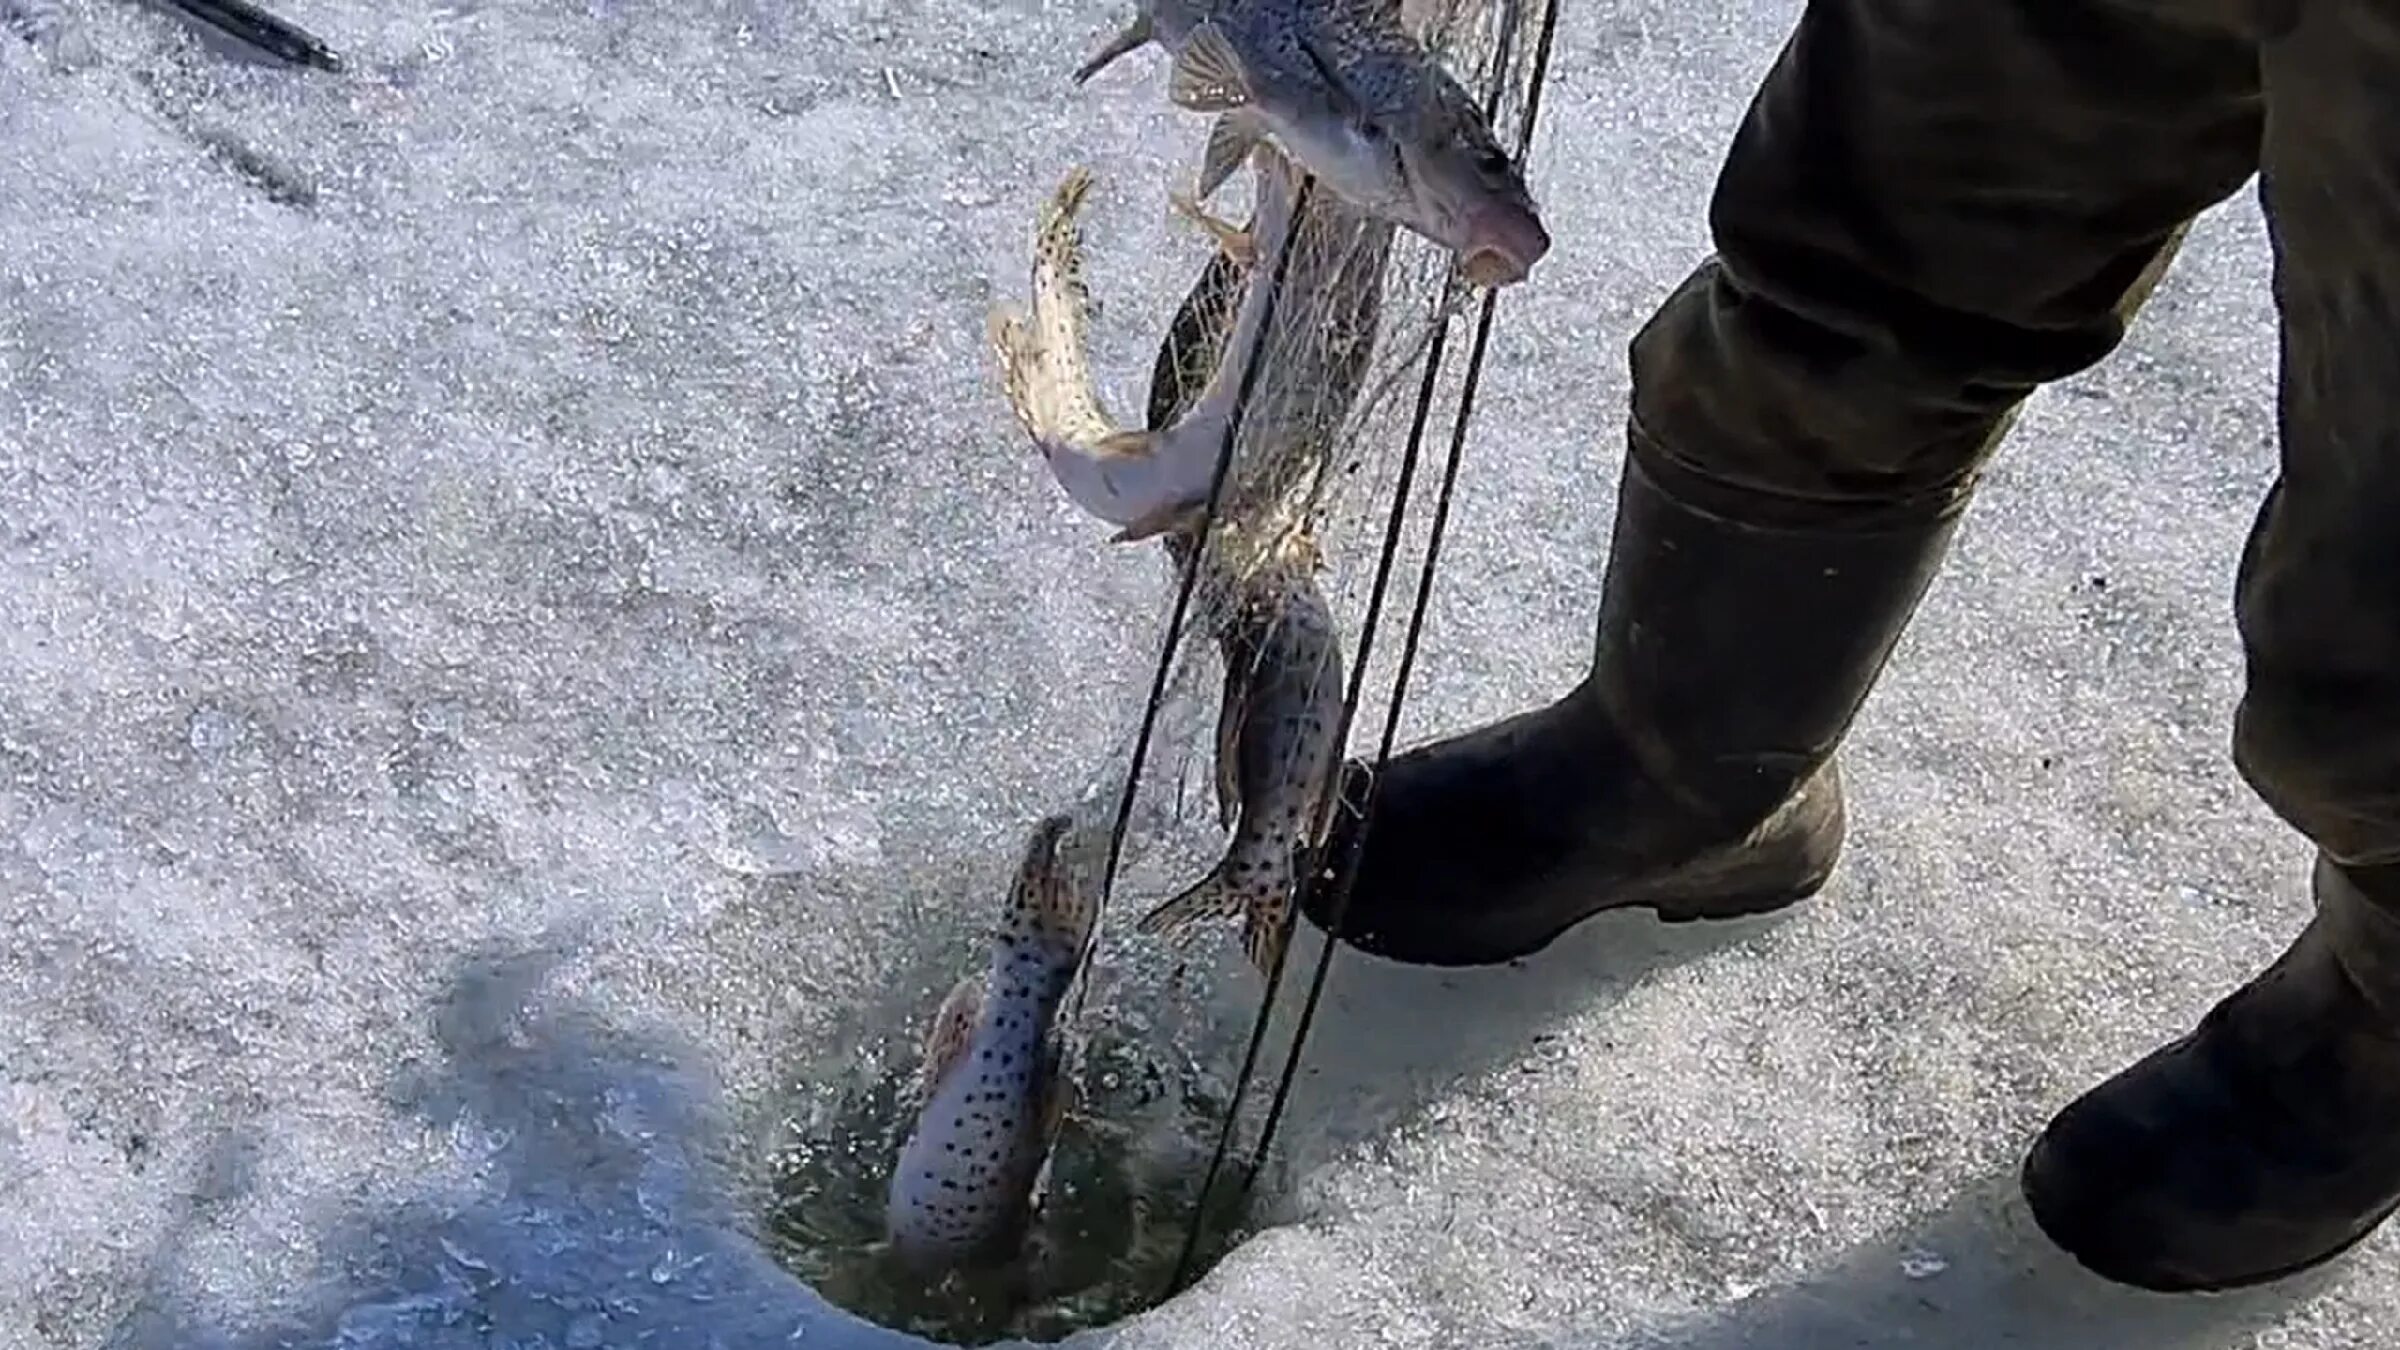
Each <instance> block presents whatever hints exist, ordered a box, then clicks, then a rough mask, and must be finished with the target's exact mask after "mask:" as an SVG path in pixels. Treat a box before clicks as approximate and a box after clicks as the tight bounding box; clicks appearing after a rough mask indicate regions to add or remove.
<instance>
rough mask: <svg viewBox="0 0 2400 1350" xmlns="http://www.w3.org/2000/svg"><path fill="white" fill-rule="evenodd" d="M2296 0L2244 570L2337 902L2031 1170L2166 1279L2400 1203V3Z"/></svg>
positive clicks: (2248, 699)
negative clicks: (2273, 404)
mask: <svg viewBox="0 0 2400 1350" xmlns="http://www.w3.org/2000/svg"><path fill="white" fill-rule="evenodd" d="M2289 8H2290V9H2291V10H2292V11H2293V14H2294V18H2295V26H2293V27H2292V28H2291V29H2289V30H2288V31H2284V32H2279V33H2273V34H2269V35H2267V36H2266V38H2265V40H2264V42H2263V45H2262V47H2261V53H2262V55H2261V69H2262V71H2263V72H2264V78H2265V88H2266V96H2267V107H2268V113H2267V119H2266V128H2267V130H2266V139H2265V146H2264V151H2263V166H2262V167H2263V179H2262V192H2261V195H2262V197H2263V199H2264V201H2265V204H2266V209H2267V215H2268V219H2269V223H2270V226H2271V228H2272V231H2273V235H2274V239H2275V247H2276V272H2275V291H2276V299H2277V302H2278V305H2279V307H2280V309H2281V311H2282V319H2283V371H2282V395H2281V398H2282V440H2283V466H2282V467H2283V472H2282V476H2281V477H2280V479H2279V480H2278V481H2277V483H2276V485H2275V488H2274V490H2273V491H2272V493H2270V495H2269V496H2268V498H2267V502H2266V505H2265V508H2264V509H2263V510H2262V511H2261V512H2260V514H2259V518H2258V524H2257V527H2256V529H2255V530H2254V531H2253V533H2252V535H2251V539H2250V545H2249V548H2248V550H2247V551H2246V553H2245V555H2244V557H2243V559H2242V566H2241V574H2240V581H2239V587H2238V593H2237V597H2236V609H2237V612H2238V615H2239V618H2240V623H2241V630H2242V637H2243V642H2244V646H2245V649H2246V652H2247V656H2248V665H2249V679H2248V688H2247V690H2246V691H2245V693H2244V697H2243V700H2242V705H2241V709H2240V712H2239V714H2238V716H2237V719H2236V725H2235V734H2234V747H2235V758H2236V761H2237V762H2238V763H2239V764H2240V766H2241V769H2242V772H2243V774H2244V775H2245V776H2246V777H2247V778H2248V779H2249V781H2250V782H2251V784H2252V785H2253V786H2254V787H2255V788H2256V789H2257V790H2258V792H2259V794H2260V795H2261V796H2262V797H2263V798H2265V800H2266V801H2267V803H2268V805H2269V806H2271V807H2273V808H2274V810H2275V811H2276V812H2277V813H2278V814H2279V815H2281V816H2282V817H2283V818H2284V819H2285V820H2287V821H2289V822H2290V823H2291V824H2292V825H2294V826H2295V827H2297V828H2298V829H2299V830H2300V831H2301V832H2302V833H2304V834H2305V835H2307V836H2308V837H2309V838H2310V839H2311V840H2313V841H2314V842H2315V843H2316V844H2317V845H2318V847H2319V849H2320V853H2321V856H2320V860H2319V862H2318V865H2317V869H2316V877H2315V888H2316V899H2317V912H2316V915H2315V917H2314V919H2313V920H2312V921H2311V922H2310V923H2309V924H2308V926H2307V927H2306V928H2305V929H2304V930H2303V931H2302V933H2301V934H2300V936H2299V938H2298V939H2297V941H2295V942H2294V944H2293V945H2292V947H2291V948H2290V949H2289V950H2288V951H2287V952H2285V954H2284V955H2283V956H2282V957H2281V958H2279V959H2278V960H2277V961H2276V962H2275V963H2274V964H2273V965H2272V966H2271V967H2270V968H2269V969H2268V970H2267V971H2266V972H2264V973H2263V974H2261V975H2260V976H2259V977H2258V978H2256V979H2255V980H2253V981H2251V983H2250V984H2248V985H2247V986H2245V987H2244V988H2242V989H2240V990H2238V991H2236V992H2235V993H2234V994H2233V995H2232V996H2231V997H2229V998H2227V999H2226V1000H2225V1001H2224V1002H2223V1003H2221V1004H2219V1005H2218V1006H2217V1007H2216V1008H2215V1009H2214V1010H2212V1011H2211V1012H2210V1013H2209V1014H2208V1015H2207V1017H2206V1018H2204V1019H2203V1020H2202V1021H2201V1022H2200V1024H2199V1025H2198V1027H2197V1028H2195V1029H2194V1030H2193V1031H2192V1032H2191V1033H2190V1034H2189V1035H2187V1036H2184V1037H2182V1038H2180V1039H2178V1040H2177V1041H2175V1042H2174V1043H2173V1044H2171V1045H2168V1046H2166V1047H2164V1048H2162V1049H2161V1050H2159V1051H2158V1052H2156V1053H2154V1054H2152V1055H2150V1056H2149V1057H2147V1058H2146V1059H2144V1060H2142V1061H2141V1062H2140V1063H2139V1064H2136V1065H2134V1066H2133V1067H2132V1068H2130V1069H2128V1070H2127V1071H2125V1072H2124V1073H2121V1074H2119V1075H2118V1076H2116V1077H2115V1078H2113V1079H2110V1080H2109V1081H2108V1082H2106V1083H2103V1084H2101V1085H2100V1086H2099V1087H2098V1088H2095V1089H2094V1090H2093V1091H2091V1092H2089V1093H2087V1094H2085V1095H2084V1096H2083V1097H2082V1098H2081V1099H2079V1100H2078V1101H2076V1102H2075V1103H2073V1104H2072V1105H2070V1106H2069V1107H2068V1108H2067V1109H2066V1110H2065V1111H2064V1112H2063V1113H2061V1114H2060V1116H2059V1118H2058V1119H2057V1120H2056V1121H2055V1122H2053V1123H2052V1125H2051V1127H2050V1129H2049V1130H2048V1131H2047V1132H2046V1133H2045V1134H2044V1136H2043V1138H2042V1140H2041V1141H2040V1142H2039V1143H2038V1144H2036V1145H2035V1147H2034V1149H2033V1152H2032V1155H2031V1157H2030V1158H2029V1159H2028V1160H2027V1164H2026V1169H2025V1183H2026V1191H2027V1195H2028V1198H2029V1199H2030V1200H2031V1201H2032V1204H2033V1210H2034V1214H2035V1216H2036V1217H2037V1218H2038V1219H2039V1220H2040V1221H2041V1223H2042V1226H2043V1227H2044V1229H2045V1230H2047V1231H2048V1232H2049V1233H2050V1235H2051V1236H2052V1237H2053V1238H2054V1239H2055V1240H2056V1241H2058V1242H2059V1243H2060V1245H2062V1246H2064V1247H2066V1248H2067V1249H2068V1250H2069V1251H2071V1252H2073V1253H2074V1254H2075V1255H2076V1256H2077V1257H2079V1258H2080V1259H2081V1260H2082V1261H2083V1262H2084V1263H2085V1264H2086V1265H2087V1266H2089V1267H2091V1268H2092V1269H2093V1270H2095V1271H2097V1272H2099V1273H2100V1274H2102V1275H2105V1276H2107V1277H2109V1278H2111V1279H2115V1280H2119V1281H2122V1282H2125V1283H2129V1284H2136V1285H2141V1286H2145V1287H2148V1288H2153V1289H2162V1290H2181V1289H2214V1288H2229V1287H2234V1286H2239V1285H2244V1284H2250V1283H2255V1282H2258V1281H2261V1280H2265V1279H2271V1278H2274V1277H2276V1276H2278V1275H2282V1274H2286V1273H2289V1272H2292V1271H2295V1270H2298V1269H2302V1268H2305V1267H2307V1266H2310V1265H2314V1264H2316V1263H2318V1262H2320V1261H2323V1260H2325V1259H2327V1258H2329V1257H2331V1256H2333V1255H2336V1254H2338V1253H2339V1252H2341V1251H2342V1250H2344V1249H2346V1248H2348V1247H2349V1246H2350V1245H2352V1244H2353V1243H2355V1242H2356V1241H2357V1240H2359V1239H2360V1238H2363V1237H2364V1236H2366V1235H2367V1234H2368V1233H2369V1232H2372V1231H2373V1230H2374V1229H2375V1228H2376V1227H2377V1226H2378V1225H2379V1224H2380V1223H2381V1222H2382V1221H2383V1219H2384V1218H2385V1217H2386V1216H2388V1215H2389V1214H2390V1213H2391V1212H2392V1210H2393V1207H2394V1205H2395V1203H2400V387H2396V386H2395V379H2396V378H2400V7H2395V6H2392V5H2388V4H2387V5H2382V6H2380V7H2378V6H2374V5H2367V4H2353V5H2329V4H2316V5H2307V4H2302V5H2294V6H2290V7H2289ZM2378 9H2380V15H2379V16H2371V14H2370V12H2371V11H2376V10H2378Z"/></svg>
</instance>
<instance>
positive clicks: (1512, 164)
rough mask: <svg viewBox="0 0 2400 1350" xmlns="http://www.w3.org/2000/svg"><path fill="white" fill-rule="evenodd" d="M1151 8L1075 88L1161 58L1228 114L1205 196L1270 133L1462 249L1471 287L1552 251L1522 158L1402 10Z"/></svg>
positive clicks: (1197, 105)
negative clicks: (1142, 51) (1149, 50)
mask: <svg viewBox="0 0 2400 1350" xmlns="http://www.w3.org/2000/svg"><path fill="white" fill-rule="evenodd" d="M1138 3H1139V5H1140V9H1139V10H1138V11H1137V13H1136V14H1135V17H1134V18H1133V20H1132V22H1131V23H1129V24H1128V25H1126V27H1125V28H1124V29H1122V30H1121V31H1119V32H1118V33H1117V34H1116V35H1115V36H1114V37H1112V38H1110V39H1109V40H1108V41H1107V43H1106V44H1104V45H1103V46H1102V47H1101V48H1100V49H1099V51H1098V52H1096V53H1095V54H1094V55H1093V56H1092V58H1091V59H1090V60H1088V61H1086V62H1084V64H1083V65H1082V66H1081V67H1080V68H1078V69H1077V70H1076V72H1075V81H1076V83H1078V84H1081V83H1083V82H1084V81H1086V80H1089V79H1090V78H1091V77H1092V76H1093V75H1094V74H1096V73H1098V72H1099V71H1100V70H1102V69H1103V68H1105V67H1107V66H1108V65H1109V64H1110V63H1112V62H1114V61H1116V60H1117V59H1118V58H1119V57H1122V56H1124V55H1126V54H1127V53H1129V52H1132V51H1135V50H1137V49H1139V48H1141V47H1144V46H1147V45H1149V44H1151V43H1156V44H1158V45H1159V46H1161V47H1164V48H1165V49H1166V50H1167V52H1168V53H1169V55H1170V57H1171V59H1172V61H1173V67H1172V69H1171V72H1170V75H1169V79H1168V97H1169V98H1170V99H1171V100H1173V101H1174V102H1175V103H1176V104H1177V105H1179V106H1181V107H1184V108H1187V109H1190V110H1192V111H1194V112H1204V113H1214V114H1216V120H1215V121H1214V123H1213V124H1212V125H1211V127H1210V130H1209V136H1208V143H1207V149H1206V151H1205V153H1204V155H1203V157H1202V161H1201V169H1200V181H1199V187H1200V197H1201V199H1202V200H1206V199H1207V198H1208V197H1210V196H1211V195H1213V194H1214V193H1215V192H1216V190H1217V188H1218V187H1219V186H1220V185H1222V184H1223V183H1224V181H1225V179H1226V178H1227V177H1229V176H1230V175H1231V174H1232V172H1233V171H1234V169H1235V168H1237V167H1239V166H1240V164H1241V162H1242V158H1243V156H1244V155H1245V154H1247V153H1248V152H1249V150H1250V149H1251V147H1253V146H1254V145H1256V144H1258V142H1259V141H1260V140H1262V139H1266V138H1272V139H1273V141H1274V142H1275V143H1276V144H1278V145H1280V146H1281V147H1282V148H1283V150H1284V152H1285V153H1286V154H1289V155H1290V156H1291V157H1292V158H1293V159H1295V160H1297V161H1299V163H1300V165H1301V166H1302V168H1303V169H1305V170H1306V171H1307V172H1309V173H1312V174H1314V175H1316V176H1317V178H1318V179H1319V180H1321V181H1322V182H1323V183H1324V184H1325V185H1326V186H1327V187H1328V188H1330V189H1332V191H1333V192H1335V193H1336V194H1337V195H1339V196H1341V197H1343V198H1345V199H1346V200H1348V201H1351V202H1353V203H1356V204H1357V205H1358V206H1360V207H1362V208H1364V209H1366V210H1369V211H1372V212H1375V213H1377V214H1378V215H1381V216H1383V217H1385V218H1386V219H1389V220H1392V221H1395V222H1397V223H1399V224H1400V225H1403V226H1406V227H1407V228H1408V229H1410V230H1413V231H1415V232H1416V233H1418V234H1420V235H1423V236H1424V237H1426V238H1427V239H1430V240H1432V241H1433V242H1434V243H1437V244H1439V245H1441V246H1442V247H1444V248H1447V249H1449V250H1450V251H1451V252H1452V253H1453V254H1455V255H1456V256H1457V257H1458V258H1459V259H1460V275H1461V276H1463V277H1464V278H1465V279H1466V280H1467V281H1468V282H1469V283H1471V284H1474V285H1479V286H1507V285H1512V284H1514V283H1516V282H1520V281H1523V280H1524V279H1525V278H1526V276H1527V275H1528V274H1529V273H1531V272H1532V270H1533V266H1534V264H1535V263H1537V262H1540V261H1541V259H1542V258H1543V256H1544V255H1546V254H1547V253H1548V252H1549V251H1550V235H1549V231H1548V230H1547V229H1546V228H1545V227H1544V226H1543V224H1542V220H1541V214H1540V212H1539V211H1537V210H1536V209H1535V207H1534V204H1533V197H1532V194H1531V192H1530V191H1529V190H1528V189H1527V187H1526V184H1525V179H1524V175H1523V173H1522V172H1521V171H1520V169H1519V168H1518V166H1517V163H1516V161H1515V160H1514V159H1512V158H1511V157H1510V156H1509V155H1508V154H1507V152H1505V151H1503V150H1502V149H1501V148H1500V146H1499V143H1498V142H1497V141H1496V140H1494V139H1493V136H1492V131H1491V126H1490V123H1489V122H1488V121H1487V120H1486V119H1485V117H1484V115H1483V110H1482V109H1481V108H1479V107H1477V106H1476V103H1475V100H1474V98H1473V97H1472V96H1471V95H1469V94H1468V93H1467V91H1466V89H1465V88H1463V87H1462V86H1461V85H1460V84H1459V82H1458V80H1457V79H1456V78H1455V77H1453V76H1452V75H1451V74H1450V72H1449V70H1448V69H1447V68H1445V67H1444V66H1443V64H1442V63H1441V61H1440V60H1439V59H1438V58H1437V57H1435V56H1434V54H1433V53H1432V52H1430V51H1428V50H1427V49H1426V47H1425V45H1424V44H1423V43H1421V42H1419V41H1418V40H1417V39H1416V38H1415V37H1413V36H1411V35H1410V34H1409V32H1408V30H1407V29H1406V28H1405V27H1404V26H1403V25H1402V20H1401V13H1400V6H1399V5H1398V4H1397V3H1394V2H1393V0H1138Z"/></svg>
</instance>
